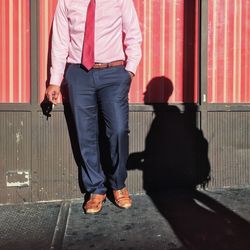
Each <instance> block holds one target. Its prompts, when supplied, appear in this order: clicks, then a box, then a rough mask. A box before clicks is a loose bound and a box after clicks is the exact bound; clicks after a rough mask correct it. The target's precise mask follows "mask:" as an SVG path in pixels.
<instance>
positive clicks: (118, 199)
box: [113, 187, 132, 208]
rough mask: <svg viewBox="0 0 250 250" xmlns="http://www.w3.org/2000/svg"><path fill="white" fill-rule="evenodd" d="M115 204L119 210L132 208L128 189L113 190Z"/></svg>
mask: <svg viewBox="0 0 250 250" xmlns="http://www.w3.org/2000/svg"><path fill="white" fill-rule="evenodd" d="M113 194H114V198H115V203H116V205H117V206H118V207H120V208H130V207H131V206H132V199H131V198H130V196H129V193H128V189H127V188H126V187H125V188H123V189H119V190H113Z"/></svg>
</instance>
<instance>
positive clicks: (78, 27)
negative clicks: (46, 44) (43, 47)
mask: <svg viewBox="0 0 250 250" xmlns="http://www.w3.org/2000/svg"><path fill="white" fill-rule="evenodd" d="M89 1H90V0H58V4H57V7H56V11H55V16H54V21H53V33H52V51H51V57H52V66H51V69H50V73H51V77H50V84H53V85H58V86H59V85H60V84H61V82H62V79H63V75H64V70H65V65H66V62H68V63H81V56H82V47H83V39H84V30H85V19H86V12H87V7H88V4H89ZM95 21H96V23H95V62H98V63H108V62H112V61H116V60H126V66H125V68H126V70H128V71H131V72H133V73H135V72H136V68H137V66H138V64H139V61H140V59H141V41H142V38H141V31H140V27H139V22H138V17H137V14H136V10H135V7H134V3H133V0H96V16H95ZM123 32H124V33H125V38H124V40H123Z"/></svg>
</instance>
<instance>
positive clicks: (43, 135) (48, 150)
mask: <svg viewBox="0 0 250 250" xmlns="http://www.w3.org/2000/svg"><path fill="white" fill-rule="evenodd" d="M38 120H39V125H38V138H37V141H38V143H39V147H38V149H39V151H38V170H37V171H38V172H37V180H38V200H53V199H64V198H76V197H80V196H81V195H80V192H79V185H78V180H77V179H78V168H77V166H76V163H75V160H74V157H73V153H72V148H71V144H70V140H69V132H68V129H67V124H66V122H65V117H64V114H63V112H53V113H52V118H51V119H49V120H46V118H45V117H44V116H43V115H42V114H41V113H38Z"/></svg>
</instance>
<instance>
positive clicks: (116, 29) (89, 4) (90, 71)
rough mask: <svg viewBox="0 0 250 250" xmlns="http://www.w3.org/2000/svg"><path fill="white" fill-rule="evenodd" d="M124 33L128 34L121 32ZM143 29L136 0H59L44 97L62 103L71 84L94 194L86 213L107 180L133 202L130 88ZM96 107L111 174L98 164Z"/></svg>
mask: <svg viewBox="0 0 250 250" xmlns="http://www.w3.org/2000/svg"><path fill="white" fill-rule="evenodd" d="M123 34H124V36H123ZM140 45H141V32H140V28H139V22H138V18H137V14H136V11H135V7H134V4H133V0H59V1H58V4H57V8H56V12H55V16H54V21H53V33H52V66H51V78H50V85H49V86H48V88H47V90H46V96H47V98H48V99H49V101H51V102H52V103H54V104H57V102H58V96H59V93H60V84H61V81H62V79H63V75H64V70H65V65H66V63H67V70H66V72H65V75H64V77H65V79H66V81H67V83H68V90H69V102H70V105H71V108H72V111H73V114H74V120H75V124H76V129H77V135H78V141H79V145H80V150H81V155H82V158H83V161H84V164H83V166H82V173H83V174H82V180H83V183H84V186H85V188H86V190H87V192H88V193H89V194H90V195H89V198H88V200H87V201H85V204H84V210H85V212H86V213H91V214H95V213H98V212H99V211H100V210H101V209H102V205H103V202H104V200H105V198H106V190H107V188H106V186H105V185H104V183H105V181H106V179H107V180H108V181H109V183H110V186H111V188H112V190H113V195H114V199H115V202H116V204H117V205H118V206H119V207H121V208H129V207H131V205H132V200H131V197H130V196H129V193H128V190H127V188H126V186H125V180H126V178H127V170H126V161H127V157H128V92H129V88H130V83H131V80H132V77H133V76H134V74H135V72H136V68H137V66H138V64H139V61H140V58H141V48H140ZM98 111H100V112H102V115H103V117H104V121H105V126H106V134H107V137H108V138H109V144H110V157H111V160H112V166H110V171H109V172H110V174H109V176H105V174H104V172H103V169H102V166H101V164H100V153H101V152H99V146H98V145H99V142H98Z"/></svg>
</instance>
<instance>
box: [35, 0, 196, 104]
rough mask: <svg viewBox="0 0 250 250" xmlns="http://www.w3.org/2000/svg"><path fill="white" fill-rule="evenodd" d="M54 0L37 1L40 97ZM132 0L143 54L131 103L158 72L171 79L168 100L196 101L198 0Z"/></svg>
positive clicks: (160, 97)
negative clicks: (137, 20)
mask: <svg viewBox="0 0 250 250" xmlns="http://www.w3.org/2000/svg"><path fill="white" fill-rule="evenodd" d="M56 2H57V1H56V0H44V1H40V7H39V8H40V32H39V35H40V39H39V43H40V49H39V51H40V76H39V79H40V100H42V99H43V97H44V91H45V82H46V81H47V79H48V76H49V71H48V64H47V61H48V50H49V40H50V39H49V38H50V31H51V22H52V16H53V13H54V10H55V6H56ZM134 3H135V6H136V9H137V12H138V16H139V20H140V26H141V30H142V34H143V45H142V52H143V58H142V61H141V63H140V66H139V68H138V72H137V74H136V77H135V79H134V80H133V84H132V86H131V91H130V96H129V99H130V103H143V93H144V91H145V90H146V87H147V85H148V83H149V82H150V81H151V80H152V78H154V77H159V76H165V77H167V78H169V79H170V80H171V81H172V83H173V86H174V91H173V94H172V96H171V98H170V100H169V101H170V102H183V101H184V102H193V101H195V102H196V100H197V70H198V66H197V58H198V57H197V48H198V47H197V46H198V42H197V41H198V34H197V30H198V4H197V3H198V0H189V1H188V4H186V3H185V1H184V0H153V1H152V0H144V1H141V0H134ZM184 19H185V20H184ZM184 22H185V23H186V24H188V25H189V26H187V25H186V26H185V25H184ZM184 28H185V29H186V30H184ZM185 34H186V35H185ZM184 41H185V44H186V45H187V46H186V47H184V45H183V44H184ZM152 101H157V102H166V100H164V95H163V94H162V92H161V90H159V91H158V93H157V95H156V96H155V95H153V96H152Z"/></svg>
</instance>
